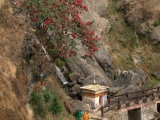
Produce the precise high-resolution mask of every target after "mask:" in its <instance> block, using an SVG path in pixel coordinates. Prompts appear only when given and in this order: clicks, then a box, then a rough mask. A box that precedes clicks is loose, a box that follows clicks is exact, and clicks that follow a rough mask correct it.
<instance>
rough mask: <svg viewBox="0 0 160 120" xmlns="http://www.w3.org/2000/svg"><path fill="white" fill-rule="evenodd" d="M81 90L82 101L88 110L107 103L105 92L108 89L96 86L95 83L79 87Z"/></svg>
mask: <svg viewBox="0 0 160 120" xmlns="http://www.w3.org/2000/svg"><path fill="white" fill-rule="evenodd" d="M80 89H81V90H82V100H83V102H84V104H85V105H86V107H87V108H88V109H89V110H93V109H96V108H100V107H101V106H104V105H105V104H106V103H107V90H108V89H109V87H107V86H102V85H98V84H97V83H95V80H94V83H93V84H91V85H86V86H83V87H80Z"/></svg>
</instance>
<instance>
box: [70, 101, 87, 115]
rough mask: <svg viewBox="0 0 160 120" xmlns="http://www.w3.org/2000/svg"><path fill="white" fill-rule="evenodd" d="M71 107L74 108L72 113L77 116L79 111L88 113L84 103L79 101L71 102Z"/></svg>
mask: <svg viewBox="0 0 160 120" xmlns="http://www.w3.org/2000/svg"><path fill="white" fill-rule="evenodd" d="M70 104H71V107H72V112H73V113H74V114H75V113H76V111H77V110H82V111H86V110H87V109H86V108H85V106H84V103H83V101H79V100H72V101H71V102H70Z"/></svg>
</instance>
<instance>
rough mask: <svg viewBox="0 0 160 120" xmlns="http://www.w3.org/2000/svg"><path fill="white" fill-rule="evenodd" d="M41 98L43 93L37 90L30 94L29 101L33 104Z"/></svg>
mask: <svg viewBox="0 0 160 120" xmlns="http://www.w3.org/2000/svg"><path fill="white" fill-rule="evenodd" d="M40 100H41V95H40V94H37V93H36V92H32V93H31V95H30V100H29V103H30V104H32V105H36V104H37V103H38V102H39V101H40Z"/></svg>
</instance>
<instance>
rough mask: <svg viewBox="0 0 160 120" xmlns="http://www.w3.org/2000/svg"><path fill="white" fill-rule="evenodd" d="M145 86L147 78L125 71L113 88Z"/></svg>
mask: <svg viewBox="0 0 160 120" xmlns="http://www.w3.org/2000/svg"><path fill="white" fill-rule="evenodd" d="M131 84H132V85H136V86H145V78H144V77H142V76H140V75H139V74H137V73H134V72H133V71H123V72H121V74H120V75H119V77H118V78H117V79H116V80H115V81H114V83H113V85H112V87H124V88H126V87H128V86H129V85H131Z"/></svg>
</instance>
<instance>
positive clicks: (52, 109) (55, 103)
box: [49, 96, 63, 114]
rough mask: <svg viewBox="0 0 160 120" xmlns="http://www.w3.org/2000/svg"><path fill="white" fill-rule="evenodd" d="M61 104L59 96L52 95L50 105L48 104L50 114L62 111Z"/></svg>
mask: <svg viewBox="0 0 160 120" xmlns="http://www.w3.org/2000/svg"><path fill="white" fill-rule="evenodd" d="M62 110H63V109H62V105H61V103H60V102H59V98H58V97H57V96H55V97H54V99H53V101H52V104H51V106H49V111H50V112H52V114H60V113H61V112H62Z"/></svg>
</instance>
